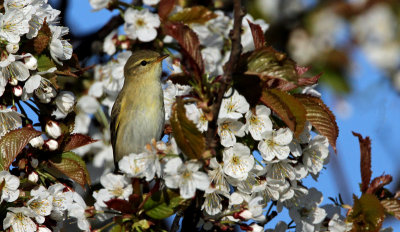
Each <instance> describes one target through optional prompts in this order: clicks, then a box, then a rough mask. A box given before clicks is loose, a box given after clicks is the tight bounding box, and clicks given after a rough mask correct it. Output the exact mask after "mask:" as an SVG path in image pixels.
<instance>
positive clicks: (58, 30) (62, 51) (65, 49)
mask: <svg viewBox="0 0 400 232" xmlns="http://www.w3.org/2000/svg"><path fill="white" fill-rule="evenodd" d="M50 29H51V31H52V33H53V35H52V37H51V41H50V45H49V47H50V55H51V58H53V60H54V61H55V62H56V63H57V64H59V65H62V62H61V61H60V60H69V59H70V58H71V56H72V45H71V44H70V43H69V42H68V41H67V40H64V39H62V36H64V35H66V34H68V30H69V29H68V28H67V27H59V26H52V27H50Z"/></svg>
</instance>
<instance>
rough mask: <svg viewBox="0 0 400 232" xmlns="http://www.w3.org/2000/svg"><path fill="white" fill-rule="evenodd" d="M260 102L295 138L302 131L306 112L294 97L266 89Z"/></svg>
mask: <svg viewBox="0 0 400 232" xmlns="http://www.w3.org/2000/svg"><path fill="white" fill-rule="evenodd" d="M260 100H261V102H262V103H263V104H265V105H266V106H268V107H269V108H271V110H272V111H274V112H275V113H276V114H277V115H278V116H279V117H280V118H281V119H282V120H283V121H284V122H285V124H286V125H287V126H288V127H289V128H290V129H291V130H292V131H293V133H294V136H295V137H298V136H299V135H300V133H301V132H302V131H303V130H304V126H305V124H306V110H305V109H304V107H303V105H302V104H301V103H300V102H299V101H298V100H297V99H296V98H295V97H293V96H292V95H290V94H288V93H286V92H283V91H280V90H277V89H267V90H265V91H264V92H263V93H262V95H261V98H260Z"/></svg>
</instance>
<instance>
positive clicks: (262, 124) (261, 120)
mask: <svg viewBox="0 0 400 232" xmlns="http://www.w3.org/2000/svg"><path fill="white" fill-rule="evenodd" d="M270 114H271V110H270V109H269V108H267V107H266V106H264V105H257V106H256V109H255V114H254V113H253V112H252V111H248V112H247V113H246V115H245V117H246V132H248V133H250V134H251V136H252V137H253V139H254V140H257V141H259V140H261V139H262V138H263V137H262V134H263V133H265V132H267V131H272V121H271V119H270V118H269V115H270Z"/></svg>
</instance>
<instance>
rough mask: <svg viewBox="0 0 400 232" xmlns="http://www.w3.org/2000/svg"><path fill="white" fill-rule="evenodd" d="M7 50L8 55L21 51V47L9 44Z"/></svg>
mask: <svg viewBox="0 0 400 232" xmlns="http://www.w3.org/2000/svg"><path fill="white" fill-rule="evenodd" d="M6 50H7V52H8V53H12V54H13V53H16V52H18V50H19V45H18V44H12V43H8V44H7V45H6Z"/></svg>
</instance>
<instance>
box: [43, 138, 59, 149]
mask: <svg viewBox="0 0 400 232" xmlns="http://www.w3.org/2000/svg"><path fill="white" fill-rule="evenodd" d="M44 145H45V146H46V147H47V148H48V149H49V150H50V151H54V150H57V148H58V142H57V141H56V140H54V139H49V140H47V141H46V142H45V143H44Z"/></svg>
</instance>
